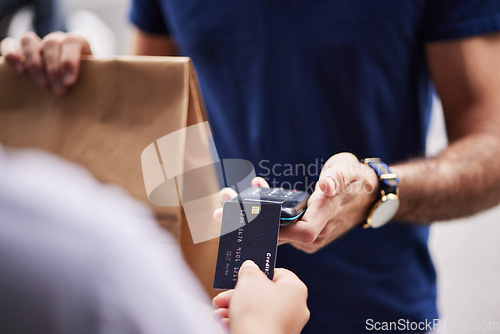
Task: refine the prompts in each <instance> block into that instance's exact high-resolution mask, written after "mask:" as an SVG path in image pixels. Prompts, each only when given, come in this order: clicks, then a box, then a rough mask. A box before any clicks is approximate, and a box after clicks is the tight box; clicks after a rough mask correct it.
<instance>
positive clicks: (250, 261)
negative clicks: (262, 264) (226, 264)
mask: <svg viewBox="0 0 500 334" xmlns="http://www.w3.org/2000/svg"><path fill="white" fill-rule="evenodd" d="M244 267H254V268H259V267H258V266H257V265H256V264H255V262H253V261H252V260H246V261H245V262H243V264H242V265H241V267H240V270H241V268H244Z"/></svg>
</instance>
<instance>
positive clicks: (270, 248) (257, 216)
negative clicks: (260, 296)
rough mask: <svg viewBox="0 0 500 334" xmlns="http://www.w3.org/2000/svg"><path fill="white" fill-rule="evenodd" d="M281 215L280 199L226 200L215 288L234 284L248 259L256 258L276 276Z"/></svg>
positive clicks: (229, 287)
mask: <svg viewBox="0 0 500 334" xmlns="http://www.w3.org/2000/svg"><path fill="white" fill-rule="evenodd" d="M280 215H281V205H280V204H279V203H266V202H260V203H256V202H245V201H243V202H226V203H224V208H223V214H222V227H221V236H220V241H219V252H218V255H217V265H216V267H215V278H214V288H215V289H232V288H234V286H235V285H236V281H237V280H238V271H239V269H240V266H241V264H242V263H243V262H245V261H246V260H252V261H254V262H255V263H256V264H257V265H258V266H259V268H260V269H261V270H262V271H263V272H264V273H265V274H266V275H267V277H269V279H273V276H274V266H275V264H276V253H277V250H278V233H279V225H280Z"/></svg>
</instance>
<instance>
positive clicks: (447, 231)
mask: <svg viewBox="0 0 500 334" xmlns="http://www.w3.org/2000/svg"><path fill="white" fill-rule="evenodd" d="M62 5H63V8H64V11H65V13H66V19H67V25H68V28H69V30H72V31H74V30H78V31H80V32H82V33H83V34H84V35H85V36H87V38H88V39H89V41H90V42H91V45H92V48H93V51H94V53H95V54H96V55H98V56H108V55H116V54H125V53H127V45H128V40H129V37H130V31H131V27H130V24H129V22H128V8H129V2H128V1H127V0H62ZM30 15H31V13H30V12H29V10H25V11H22V12H21V13H20V14H19V15H17V17H16V18H15V19H14V20H13V22H12V26H11V31H10V33H11V35H13V36H17V37H19V36H20V35H21V34H22V32H23V31H25V30H26V29H29V26H30ZM445 146H446V136H445V130H444V122H443V117H442V111H441V109H440V105H439V103H437V106H436V108H435V112H434V113H433V118H432V123H431V130H430V133H429V145H428V149H427V153H428V155H434V154H437V153H438V152H439V151H440V150H442V149H443V148H444V147H445ZM492 172H495V173H496V172H499V171H492ZM430 248H431V252H432V254H433V257H434V261H435V264H436V268H437V272H438V280H439V281H438V282H439V283H438V284H439V306H440V311H441V317H442V321H443V322H446V323H448V326H449V327H448V330H447V331H446V332H447V333H449V334H454V333H471V332H482V333H494V332H496V333H500V328H499V327H498V326H500V285H499V283H500V207H499V208H496V209H493V210H490V211H488V212H485V213H483V214H481V215H478V216H475V217H471V218H467V219H462V220H457V221H453V222H446V223H436V224H434V225H433V226H432V229H431V238H430ZM491 322H496V327H495V328H494V329H493V330H492V329H491V328H490V329H485V328H486V327H487V326H488V323H491ZM485 324H486V325H485ZM473 326H479V327H478V328H479V329H480V327H481V326H486V327H483V330H474V328H473ZM493 326H495V325H494V324H493Z"/></svg>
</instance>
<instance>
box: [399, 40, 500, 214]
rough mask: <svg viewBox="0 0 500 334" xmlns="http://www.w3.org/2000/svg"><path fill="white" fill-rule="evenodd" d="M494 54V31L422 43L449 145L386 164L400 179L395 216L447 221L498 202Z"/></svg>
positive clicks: (499, 77) (497, 48) (498, 44)
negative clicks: (428, 155) (435, 153)
mask: <svg viewBox="0 0 500 334" xmlns="http://www.w3.org/2000/svg"><path fill="white" fill-rule="evenodd" d="M499 57H500V34H493V35H488V36H481V37H475V38H470V39H465V40H454V41H447V42H438V43H431V44H429V46H428V47H427V60H428V65H429V70H430V74H431V76H432V79H433V81H434V83H435V85H436V89H437V92H438V94H439V96H440V97H441V100H442V103H443V111H444V115H445V120H446V129H447V133H448V139H449V142H450V145H449V146H448V148H446V149H445V150H444V151H443V152H442V153H441V154H439V155H438V156H437V157H435V158H431V159H422V160H418V161H410V162H407V163H404V164H401V165H397V166H394V167H393V168H392V170H393V171H394V172H395V173H396V174H397V175H398V177H399V178H400V199H401V206H400V210H399V212H398V213H397V215H396V219H400V220H403V221H436V220H449V219H454V218H460V217H464V216H467V215H472V214H475V213H477V212H479V211H482V210H485V209H488V208H490V207H492V206H494V205H496V204H498V203H500V159H499V157H500V93H499V92H500V62H499V61H498V59H499Z"/></svg>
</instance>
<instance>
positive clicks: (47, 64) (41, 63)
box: [0, 32, 92, 95]
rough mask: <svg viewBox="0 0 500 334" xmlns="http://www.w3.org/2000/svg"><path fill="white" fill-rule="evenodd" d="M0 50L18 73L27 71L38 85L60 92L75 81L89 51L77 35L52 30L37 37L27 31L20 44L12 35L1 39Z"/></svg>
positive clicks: (85, 41)
mask: <svg viewBox="0 0 500 334" xmlns="http://www.w3.org/2000/svg"><path fill="white" fill-rule="evenodd" d="M0 53H1V55H2V56H4V57H5V61H6V62H7V64H9V65H10V66H11V67H12V68H13V69H14V70H15V71H17V72H18V73H19V74H22V73H26V72H27V73H28V74H29V75H30V76H31V77H32V78H33V80H34V81H35V82H36V83H37V84H38V85H40V86H42V87H45V86H50V88H51V89H52V90H53V91H54V93H56V94H58V95H62V94H64V93H66V91H67V90H68V87H70V86H71V85H73V84H74V83H75V82H76V79H77V77H78V70H79V67H80V59H81V56H83V55H91V54H92V51H91V50H90V45H89V43H88V42H87V40H85V38H83V37H82V36H79V35H77V34H72V33H62V32H54V33H51V34H49V35H47V36H45V37H44V38H43V39H40V38H39V37H38V36H37V35H36V34H35V33H33V32H28V33H26V34H25V35H24V36H23V37H22V38H21V43H20V44H19V43H18V42H17V41H16V40H14V39H12V38H5V39H4V40H2V42H1V44H0Z"/></svg>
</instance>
